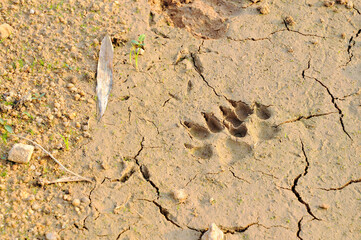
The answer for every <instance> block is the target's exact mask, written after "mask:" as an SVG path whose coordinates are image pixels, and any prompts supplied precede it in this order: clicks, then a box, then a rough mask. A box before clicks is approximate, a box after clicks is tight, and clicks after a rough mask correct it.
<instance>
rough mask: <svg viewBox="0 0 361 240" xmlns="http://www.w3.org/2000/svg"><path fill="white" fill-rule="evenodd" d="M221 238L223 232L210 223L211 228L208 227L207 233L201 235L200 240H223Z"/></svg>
mask: <svg viewBox="0 0 361 240" xmlns="http://www.w3.org/2000/svg"><path fill="white" fill-rule="evenodd" d="M223 237H224V234H223V232H222V231H221V230H220V229H219V228H218V227H217V225H216V224H215V223H212V224H211V226H209V229H208V231H207V232H205V233H204V234H203V236H202V239H201V240H223Z"/></svg>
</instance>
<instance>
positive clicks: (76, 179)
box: [39, 176, 88, 186]
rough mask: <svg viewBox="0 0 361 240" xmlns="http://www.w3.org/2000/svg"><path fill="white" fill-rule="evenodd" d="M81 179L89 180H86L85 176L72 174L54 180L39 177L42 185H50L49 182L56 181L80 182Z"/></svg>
mask: <svg viewBox="0 0 361 240" xmlns="http://www.w3.org/2000/svg"><path fill="white" fill-rule="evenodd" d="M79 181H88V180H85V179H84V178H79V177H77V176H72V177H62V178H58V179H56V180H53V181H49V180H46V179H39V184H40V185H41V186H44V185H49V184H54V183H66V182H79Z"/></svg>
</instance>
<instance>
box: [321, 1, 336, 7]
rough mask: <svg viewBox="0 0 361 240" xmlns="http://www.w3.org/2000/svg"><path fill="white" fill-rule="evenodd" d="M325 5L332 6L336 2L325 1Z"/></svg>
mask: <svg viewBox="0 0 361 240" xmlns="http://www.w3.org/2000/svg"><path fill="white" fill-rule="evenodd" d="M323 5H324V6H325V7H332V6H333V5H335V2H334V1H324V2H323Z"/></svg>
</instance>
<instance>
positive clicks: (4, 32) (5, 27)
mask: <svg viewBox="0 0 361 240" xmlns="http://www.w3.org/2000/svg"><path fill="white" fill-rule="evenodd" d="M12 32H13V28H12V27H11V26H10V25H9V24H7V23H4V24H1V25H0V39H4V38H7V37H9V36H10V35H11V33H12Z"/></svg>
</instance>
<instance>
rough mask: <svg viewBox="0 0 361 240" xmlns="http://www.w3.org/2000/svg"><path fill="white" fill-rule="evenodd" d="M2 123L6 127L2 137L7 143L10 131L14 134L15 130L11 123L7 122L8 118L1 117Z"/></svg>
mask: <svg viewBox="0 0 361 240" xmlns="http://www.w3.org/2000/svg"><path fill="white" fill-rule="evenodd" d="M0 125H1V126H3V128H4V129H5V133H3V134H1V138H2V140H3V141H4V143H7V139H8V136H9V133H10V134H12V133H14V131H13V129H12V127H11V126H10V125H7V124H6V120H3V119H1V118H0Z"/></svg>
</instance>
